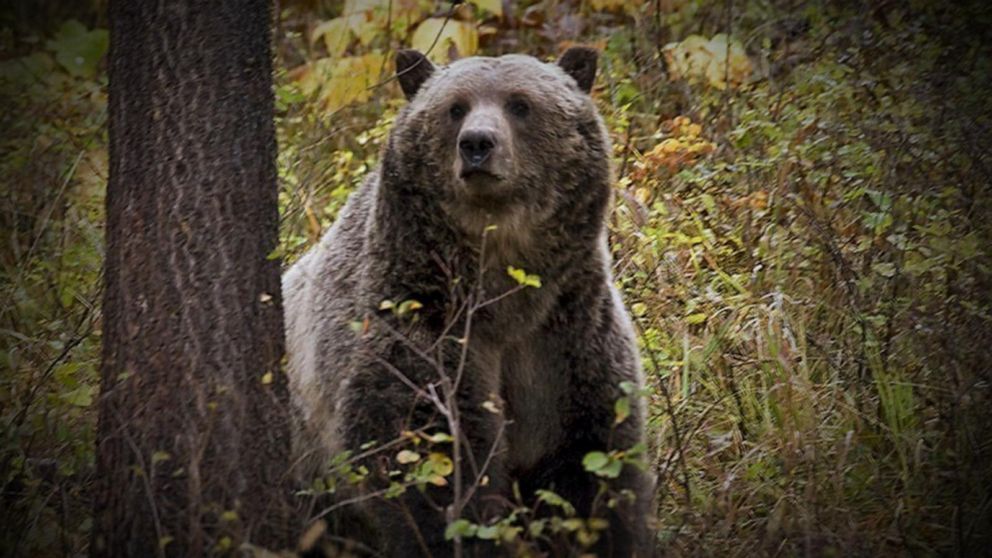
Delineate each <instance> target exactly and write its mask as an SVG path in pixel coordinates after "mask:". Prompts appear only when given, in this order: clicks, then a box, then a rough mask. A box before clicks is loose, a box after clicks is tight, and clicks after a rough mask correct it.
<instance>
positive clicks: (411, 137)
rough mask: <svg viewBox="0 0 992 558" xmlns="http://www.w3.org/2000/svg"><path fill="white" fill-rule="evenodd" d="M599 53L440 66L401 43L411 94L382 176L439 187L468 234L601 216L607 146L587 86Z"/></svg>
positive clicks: (405, 86) (401, 66)
mask: <svg viewBox="0 0 992 558" xmlns="http://www.w3.org/2000/svg"><path fill="white" fill-rule="evenodd" d="M596 59H597V53H596V51H595V50H593V49H590V48H583V47H574V48H572V49H569V50H568V51H567V52H566V53H565V54H564V55H563V56H562V57H561V58H560V59H559V60H558V62H556V63H545V62H541V61H539V60H537V59H536V58H533V57H531V56H525V55H505V56H501V57H498V58H488V57H472V58H466V59H462V60H458V61H456V62H453V63H451V64H450V65H448V66H443V67H435V66H434V64H432V63H431V62H430V61H429V60H428V59H427V58H426V57H425V56H424V55H423V54H421V53H419V52H417V51H413V50H404V51H400V52H399V53H398V54H397V57H396V66H397V79H398V81H399V83H400V86H401V88H402V90H403V93H404V94H405V95H406V97H407V99H408V100H409V101H410V102H409V104H408V105H407V107H405V109H404V110H403V111H402V112H401V113H400V115H399V116H398V117H397V121H396V124H395V127H394V131H393V134H391V137H390V142H389V144H388V145H387V148H386V153H385V156H384V177H385V179H386V180H394V181H398V182H400V183H401V185H402V187H405V188H408V189H409V190H410V192H411V193H414V191H418V190H419V192H417V193H418V194H420V195H429V196H434V197H436V199H437V200H439V202H440V203H439V205H440V208H441V210H442V211H444V212H445V213H446V215H447V218H448V220H449V221H450V222H452V223H454V224H455V225H456V227H457V228H459V229H461V231H462V232H464V233H468V234H470V235H477V234H480V233H481V231H482V230H483V229H484V228H486V227H487V226H488V225H497V228H503V229H504V230H505V229H510V230H515V231H518V233H520V234H528V233H531V232H533V230H534V229H535V226H537V225H540V224H542V223H546V222H547V221H548V220H549V219H557V218H563V216H565V215H570V216H574V215H581V216H584V218H585V219H587V220H589V221H601V220H602V214H603V212H604V211H605V206H606V205H607V200H608V197H609V182H610V168H609V155H610V147H609V142H608V139H607V135H606V132H605V128H604V126H603V124H602V119H601V118H600V116H599V113H598V111H597V110H596V108H595V105H594V104H593V102H592V99H591V98H590V96H589V92H590V90H591V88H592V85H593V80H594V78H595V72H596ZM425 190H426V191H425ZM577 206H588V207H584V208H583V207H577ZM590 212H592V214H591V215H590V214H589V213H590Z"/></svg>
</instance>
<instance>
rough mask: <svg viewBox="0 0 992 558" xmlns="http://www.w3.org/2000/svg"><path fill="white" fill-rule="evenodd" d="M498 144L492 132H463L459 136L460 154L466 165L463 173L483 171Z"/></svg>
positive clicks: (486, 130)
mask: <svg viewBox="0 0 992 558" xmlns="http://www.w3.org/2000/svg"><path fill="white" fill-rule="evenodd" d="M496 142H497V140H496V133H495V132H493V131H492V130H488V129H485V128H482V129H473V130H463V131H462V133H461V134H460V135H459V136H458V152H459V153H460V154H461V157H462V161H464V163H465V165H464V168H463V171H462V173H463V174H465V173H471V172H473V171H476V170H483V168H482V167H483V165H484V164H485V163H486V161H488V160H489V156H490V155H492V152H493V150H495V149H496Z"/></svg>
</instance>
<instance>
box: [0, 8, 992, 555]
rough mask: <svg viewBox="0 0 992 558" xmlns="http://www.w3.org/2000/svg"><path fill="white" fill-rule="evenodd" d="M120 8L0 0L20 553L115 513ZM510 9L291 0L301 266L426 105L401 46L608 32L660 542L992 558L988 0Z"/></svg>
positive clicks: (620, 234) (65, 544) (12, 514)
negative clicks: (116, 45) (103, 293)
mask: <svg viewBox="0 0 992 558" xmlns="http://www.w3.org/2000/svg"><path fill="white" fill-rule="evenodd" d="M101 4H102V2H91V3H88V4H87V3H83V4H82V5H79V6H69V7H65V8H51V7H50V8H48V9H46V10H45V11H42V10H41V8H25V7H23V6H24V5H23V4H15V5H14V6H13V7H9V8H3V9H2V10H0V18H3V21H4V28H3V31H2V32H0V44H2V45H3V50H2V52H3V54H2V57H3V59H2V60H0V84H2V88H0V106H3V107H5V108H4V110H3V113H2V115H0V124H2V125H0V129H2V130H3V135H2V140H0V141H2V149H0V175H2V176H3V188H4V197H5V199H7V200H9V201H8V203H7V204H5V206H4V209H3V212H2V216H0V220H2V223H3V236H4V238H3V250H2V251H0V274H2V278H3V281H2V283H0V289H2V292H0V300H2V301H3V302H2V304H0V339H3V343H2V344H0V366H2V367H3V374H2V376H0V436H2V442H0V486H2V495H0V498H2V502H0V525H3V529H2V535H0V549H2V552H3V553H4V554H12V555H13V554H18V555H38V554H40V555H61V554H74V553H78V552H80V551H82V550H83V549H85V546H86V541H87V539H86V537H87V533H88V531H89V529H90V526H91V522H90V519H89V518H88V514H89V498H90V493H89V491H90V489H91V487H92V475H93V447H94V422H95V412H94V411H95V401H96V398H97V397H98V390H97V386H98V374H97V368H98V364H99V358H100V357H99V355H100V351H99V347H100V330H101V323H100V308H99V303H98V302H99V300H100V288H101V277H100V274H101V261H102V243H103V237H102V223H103V195H104V189H105V184H106V178H107V155H106V145H107V137H106V129H105V122H106V72H105V63H104V61H103V58H104V54H105V51H106V46H107V34H106V31H105V27H106V21H105V19H104V17H103V15H102V12H101V6H100V5H101ZM373 4H374V5H375V6H376V7H370V6H372V5H373ZM508 4H509V3H501V2H498V1H479V2H471V3H468V4H463V5H461V6H459V7H458V8H457V9H454V10H453V9H452V8H451V6H450V4H449V3H438V4H437V5H435V4H433V3H431V2H418V1H416V0H394V2H392V3H388V2H357V1H348V2H344V5H342V3H340V2H320V1H313V2H288V3H286V4H284V5H282V13H281V14H280V18H279V21H278V22H277V24H276V36H275V41H276V44H275V46H276V50H277V64H276V67H277V69H278V70H277V76H276V80H277V91H276V97H277V105H278V114H277V124H278V130H279V142H280V156H279V171H280V176H281V180H282V192H281V205H282V209H283V223H282V235H283V238H282V245H281V249H280V250H279V253H278V254H276V255H279V256H282V257H283V258H284V260H285V261H287V262H288V261H292V260H293V258H294V257H296V256H298V255H299V254H300V253H302V252H303V251H304V250H305V249H306V248H307V247H308V246H309V245H310V244H312V243H313V242H314V241H316V239H317V238H318V237H319V236H320V234H321V232H322V231H324V230H326V229H327V227H328V226H329V225H330V223H331V222H332V221H333V219H334V216H335V214H336V212H337V210H338V209H339V208H340V207H341V205H342V204H343V202H344V200H345V199H346V197H347V195H348V194H349V192H350V191H351V190H352V189H353V188H354V187H355V185H356V184H357V183H358V182H359V181H360V180H361V179H362V178H363V176H364V174H365V173H366V172H367V171H368V169H369V168H370V167H371V166H373V165H374V164H375V162H376V158H377V153H378V149H379V147H380V146H381V145H382V142H383V140H384V138H385V134H386V132H387V131H388V129H389V126H390V122H391V119H392V117H393V115H395V113H396V111H397V109H398V108H399V107H400V106H402V101H401V100H400V99H401V95H400V94H399V92H398V87H397V86H396V85H395V84H394V83H392V82H389V81H388V80H386V78H388V76H389V73H390V71H391V70H390V68H391V62H390V59H391V58H390V54H391V53H392V52H393V51H395V49H396V48H397V47H399V46H402V45H407V44H410V43H411V42H412V43H413V44H414V45H416V46H418V47H419V48H421V49H422V50H425V51H430V52H431V55H432V57H435V58H436V59H439V60H441V61H444V60H446V59H447V58H448V57H449V56H450V55H452V54H456V53H457V54H461V55H467V54H499V53H504V52H526V53H530V54H533V55H536V56H542V57H552V56H553V55H555V54H556V53H557V52H559V51H560V50H561V48H562V47H563V46H565V45H567V44H571V43H574V42H580V43H587V44H593V45H595V46H597V47H599V48H601V49H602V51H603V56H602V60H601V68H602V69H601V73H600V76H599V80H598V83H597V87H596V90H595V97H596V100H597V102H598V104H599V106H600V109H601V111H602V112H603V114H604V116H605V118H606V121H607V124H608V127H609V129H610V131H611V134H612V136H613V142H614V147H615V166H616V173H617V191H616V193H617V195H616V203H615V210H614V212H613V215H612V217H611V223H610V224H611V232H612V238H611V239H612V246H613V248H614V257H615V260H616V268H615V269H616V272H617V274H618V281H619V282H620V285H621V286H622V289H623V292H624V294H625V296H626V302H627V304H628V307H629V308H630V309H631V311H632V313H633V314H634V315H635V319H636V322H637V326H638V328H639V332H640V341H641V346H642V350H643V355H644V363H645V367H646V370H647V371H648V383H649V388H650V389H649V393H648V394H647V397H648V398H649V405H650V409H651V421H650V448H649V462H650V465H649V466H650V467H651V468H652V470H653V471H654V472H655V473H656V474H657V476H658V502H657V503H658V513H657V533H658V539H659V541H660V542H661V543H662V544H663V546H664V547H665V548H667V549H668V552H670V553H671V554H674V555H698V554H711V555H717V556H724V555H727V556H731V555H751V554H755V553H758V554H767V555H786V556H788V555H797V554H812V555H831V554H834V555H847V554H865V555H876V554H886V555H892V554H914V555H934V554H956V555H961V556H966V555H976V554H980V553H982V552H985V550H983V549H985V548H986V547H987V545H989V544H990V543H992V540H990V539H992V531H990V526H992V488H990V487H992V467H990V466H989V463H990V462H992V442H990V438H989V436H988V434H987V433H988V432H989V431H992V392H990V390H992V385H990V381H992V378H990V370H992V349H990V347H992V324H990V322H992V300H990V299H992V269H990V265H992V260H990V258H992V254H990V252H989V250H990V248H989V247H990V246H992V224H990V223H989V222H988V216H989V215H992V213H990V211H992V199H990V192H989V185H990V183H992V161H990V159H989V147H990V144H989V141H988V140H989V137H990V131H992V130H990V127H992V98H990V96H989V95H988V92H989V91H990V90H992V89H990V87H992V81H990V73H992V52H990V47H989V45H990V44H992V42H990V41H992V37H990V34H992V33H990V31H989V29H992V13H990V10H989V9H988V8H986V7H985V6H984V5H983V4H982V3H980V2H974V3H954V4H951V3H947V4H946V5H945V3H942V2H924V1H915V2H908V3H902V2H878V3H876V2H864V3H858V2H837V3H827V2H816V3H802V2H789V1H781V2H779V1H761V2H740V3H735V2H730V1H726V0H725V1H716V0H662V1H657V2H647V1H628V2H622V1H613V0H588V1H583V2H578V1H569V0H562V1H549V0H545V1H543V2H536V3H535V2H520V3H512V4H513V6H512V7H511V6H509V5H508ZM386 6H392V8H393V9H392V11H390V10H389V9H387V7H386ZM28 16H30V17H28ZM432 16H433V17H432ZM149 156H154V154H149ZM613 458H615V456H603V459H604V461H602V462H599V463H597V464H596V467H597V468H602V467H606V466H608V460H609V459H613Z"/></svg>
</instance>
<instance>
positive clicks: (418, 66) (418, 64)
mask: <svg viewBox="0 0 992 558" xmlns="http://www.w3.org/2000/svg"><path fill="white" fill-rule="evenodd" d="M433 73H434V64H431V61H430V60H428V59H427V57H426V56H424V55H423V54H421V53H420V51H417V50H413V49H407V50H401V51H399V52H397V53H396V78H397V79H399V80H400V88H401V89H403V95H405V96H406V99H407V100H408V101H409V100H412V99H413V96H414V95H416V94H417V91H418V90H419V89H420V86H421V85H423V84H424V82H425V81H427V78H429V77H431V74H433Z"/></svg>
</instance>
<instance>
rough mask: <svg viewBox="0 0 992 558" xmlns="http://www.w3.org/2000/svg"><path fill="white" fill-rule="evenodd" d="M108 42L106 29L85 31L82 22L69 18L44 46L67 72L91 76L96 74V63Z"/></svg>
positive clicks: (85, 76) (77, 75)
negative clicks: (53, 54)
mask: <svg viewBox="0 0 992 558" xmlns="http://www.w3.org/2000/svg"><path fill="white" fill-rule="evenodd" d="M108 44H109V37H108V34H107V30H106V29H95V30H93V31H87V30H86V27H84V26H83V24H82V23H79V22H78V21H76V20H74V19H70V20H69V21H66V22H65V23H63V24H62V27H60V28H59V30H58V33H56V34H55V38H54V39H52V40H50V41H48V42H47V43H45V46H46V47H48V49H49V50H51V51H52V52H54V53H55V61H56V62H58V63H59V64H60V65H61V66H62V67H63V68H65V70H66V71H67V72H68V73H69V74H71V75H73V76H76V77H84V78H91V77H94V76H95V75H96V70H97V65H98V64H99V63H100V58H102V57H103V55H104V53H106V52H107V45H108Z"/></svg>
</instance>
